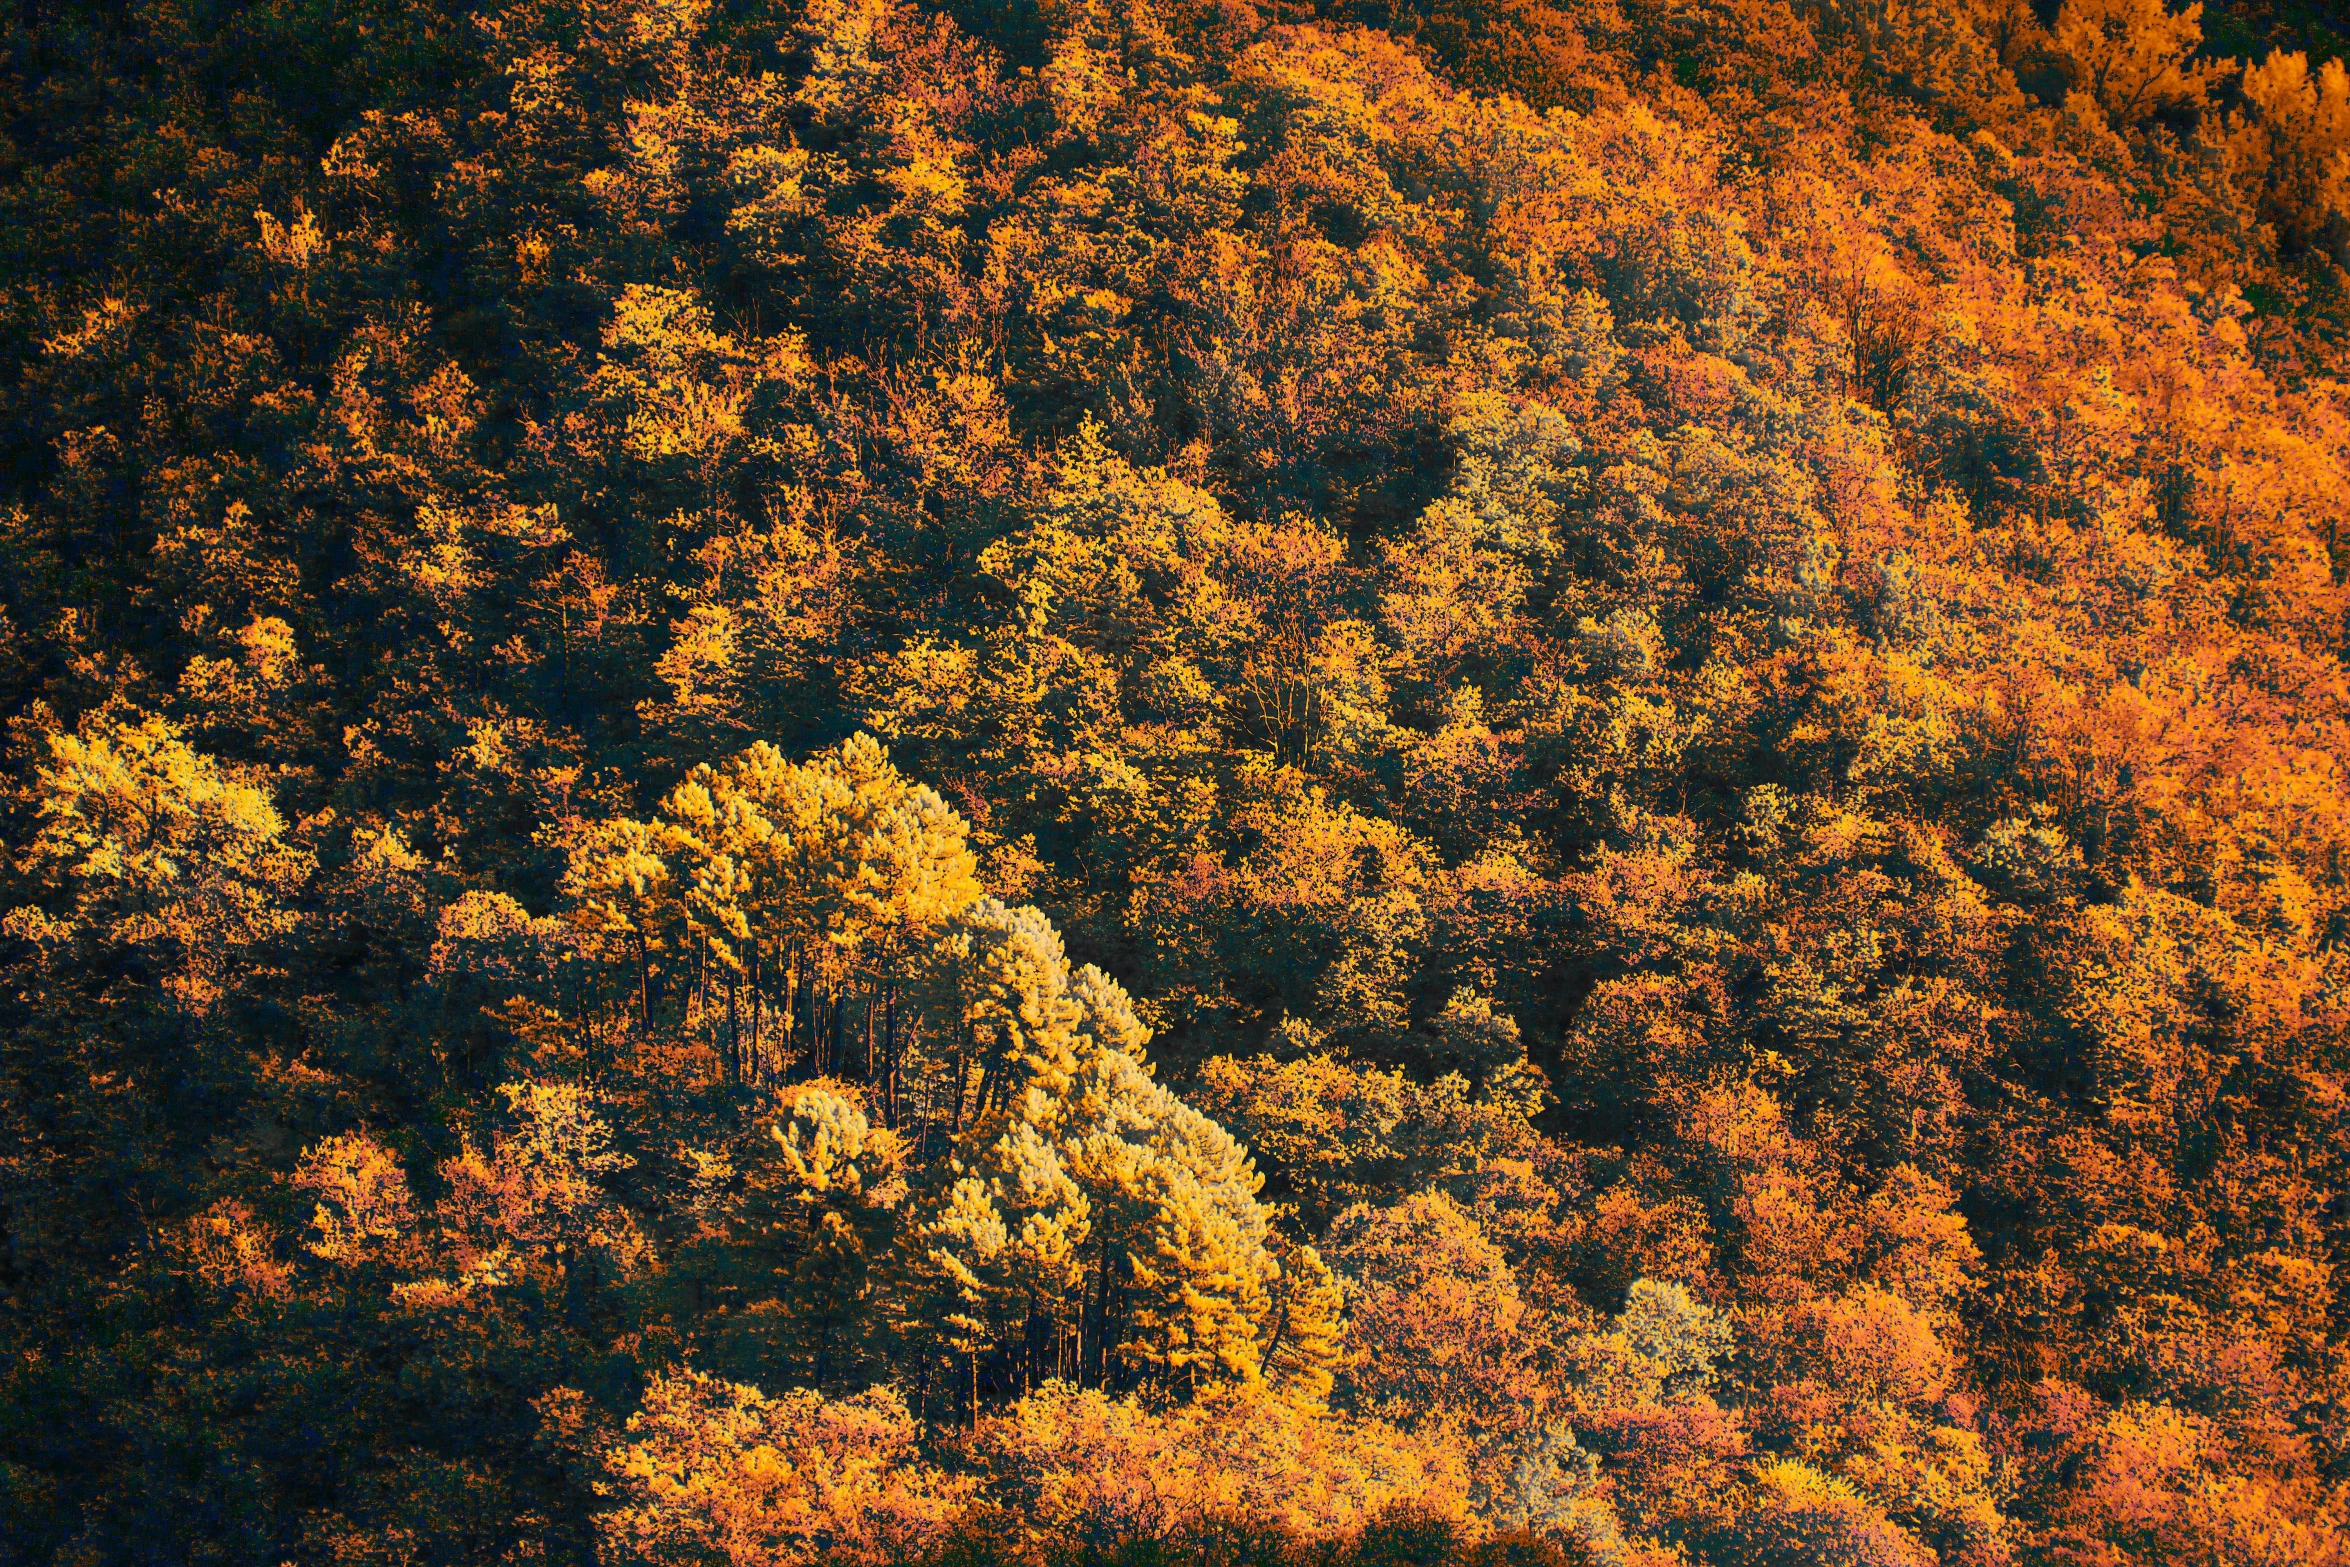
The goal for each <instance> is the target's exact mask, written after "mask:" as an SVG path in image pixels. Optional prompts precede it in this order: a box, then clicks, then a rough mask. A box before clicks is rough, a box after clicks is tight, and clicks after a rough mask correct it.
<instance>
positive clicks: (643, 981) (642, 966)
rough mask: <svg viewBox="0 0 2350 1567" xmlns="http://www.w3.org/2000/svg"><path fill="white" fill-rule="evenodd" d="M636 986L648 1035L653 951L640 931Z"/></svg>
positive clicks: (651, 1001) (651, 1018) (638, 934)
mask: <svg viewBox="0 0 2350 1567" xmlns="http://www.w3.org/2000/svg"><path fill="white" fill-rule="evenodd" d="M636 985H637V990H636V993H637V1002H638V1005H639V1007H640V1009H641V1012H642V1021H643V1023H644V1030H645V1032H646V1033H647V1034H650V1033H652V1031H653V951H652V947H651V945H650V944H649V943H648V942H647V941H646V940H645V933H644V931H643V930H642V929H639V930H638V931H637V933H636Z"/></svg>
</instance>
